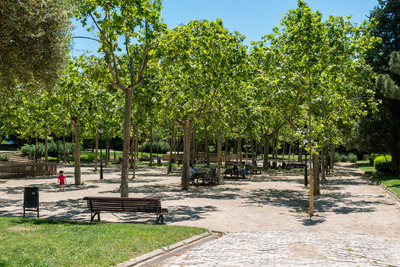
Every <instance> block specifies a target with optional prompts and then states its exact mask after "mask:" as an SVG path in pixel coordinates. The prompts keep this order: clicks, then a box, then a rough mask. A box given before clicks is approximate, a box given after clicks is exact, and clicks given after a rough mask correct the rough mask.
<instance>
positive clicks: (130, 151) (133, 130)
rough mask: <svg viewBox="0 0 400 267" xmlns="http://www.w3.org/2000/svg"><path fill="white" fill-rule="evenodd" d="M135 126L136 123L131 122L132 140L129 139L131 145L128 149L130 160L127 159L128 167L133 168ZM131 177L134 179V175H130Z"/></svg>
mask: <svg viewBox="0 0 400 267" xmlns="http://www.w3.org/2000/svg"><path fill="white" fill-rule="evenodd" d="M135 127H136V124H133V125H132V140H131V144H132V145H131V146H130V149H129V153H130V155H131V157H130V160H129V163H130V164H129V168H131V169H133V158H134V153H136V151H134V150H135V146H134V144H135V141H136V140H135ZM132 179H135V176H133V177H132Z"/></svg>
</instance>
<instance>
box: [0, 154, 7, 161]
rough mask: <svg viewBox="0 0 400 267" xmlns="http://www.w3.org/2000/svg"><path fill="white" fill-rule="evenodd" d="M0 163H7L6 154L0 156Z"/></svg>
mask: <svg viewBox="0 0 400 267" xmlns="http://www.w3.org/2000/svg"><path fill="white" fill-rule="evenodd" d="M0 161H8V155H7V154H0Z"/></svg>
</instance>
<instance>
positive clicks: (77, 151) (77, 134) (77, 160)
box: [72, 120, 82, 185]
mask: <svg viewBox="0 0 400 267" xmlns="http://www.w3.org/2000/svg"><path fill="white" fill-rule="evenodd" d="M72 123H73V126H74V129H75V153H74V160H75V163H74V166H75V174H74V177H75V185H80V184H82V181H81V139H80V137H81V126H80V125H78V124H77V123H76V122H75V121H74V120H73V121H72Z"/></svg>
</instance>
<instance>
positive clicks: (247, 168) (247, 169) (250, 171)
mask: <svg viewBox="0 0 400 267" xmlns="http://www.w3.org/2000/svg"><path fill="white" fill-rule="evenodd" d="M244 168H245V170H246V171H248V172H249V173H250V174H261V170H258V169H257V168H253V166H251V165H247V164H246V165H244Z"/></svg>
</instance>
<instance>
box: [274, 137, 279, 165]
mask: <svg viewBox="0 0 400 267" xmlns="http://www.w3.org/2000/svg"><path fill="white" fill-rule="evenodd" d="M278 142H279V133H278V132H276V135H275V150H274V152H275V166H276V168H278V145H279V144H278Z"/></svg>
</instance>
